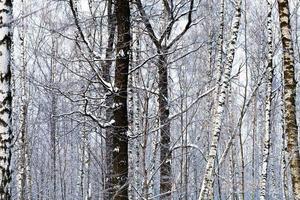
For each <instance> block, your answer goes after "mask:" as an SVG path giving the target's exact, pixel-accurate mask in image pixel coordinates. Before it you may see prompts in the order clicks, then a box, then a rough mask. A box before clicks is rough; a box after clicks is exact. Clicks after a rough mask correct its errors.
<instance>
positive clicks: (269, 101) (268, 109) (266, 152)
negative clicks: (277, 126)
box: [260, 0, 273, 200]
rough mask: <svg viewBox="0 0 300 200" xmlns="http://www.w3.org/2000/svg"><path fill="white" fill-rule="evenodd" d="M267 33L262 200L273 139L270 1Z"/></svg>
mask: <svg viewBox="0 0 300 200" xmlns="http://www.w3.org/2000/svg"><path fill="white" fill-rule="evenodd" d="M267 29H268V30H267V33H268V48H269V52H268V63H267V94H266V95H267V96H266V103H265V105H266V108H265V138H264V148H263V163H262V171H261V176H260V200H265V199H266V192H267V191H266V186H267V178H268V166H269V155H270V146H271V143H270V137H271V105H272V82H273V45H272V40H273V36H272V4H271V2H270V0H268V18H267Z"/></svg>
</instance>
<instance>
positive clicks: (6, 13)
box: [0, 0, 12, 200]
mask: <svg viewBox="0 0 300 200" xmlns="http://www.w3.org/2000/svg"><path fill="white" fill-rule="evenodd" d="M0 11H1V12H0V19H1V20H0V61H1V63H0V65H1V66H0V102H1V104H0V168H1V170H0V199H1V200H9V199H11V194H10V188H9V187H10V182H11V170H10V161H11V141H12V129H11V125H12V121H11V120H12V119H11V114H12V95H11V64H10V59H11V37H12V34H11V20H12V2H11V0H3V1H0Z"/></svg>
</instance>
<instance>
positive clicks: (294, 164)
mask: <svg viewBox="0 0 300 200" xmlns="http://www.w3.org/2000/svg"><path fill="white" fill-rule="evenodd" d="M278 10H279V22H280V30H281V41H282V47H283V74H284V122H285V134H286V135H287V148H288V153H289V156H290V169H291V175H292V186H293V192H294V196H295V199H300V155H299V146H298V145H299V143H298V127H297V120H296V106H295V98H296V80H295V66H294V50H293V43H292V35H291V25H290V16H289V15H290V12H289V3H288V0H278Z"/></svg>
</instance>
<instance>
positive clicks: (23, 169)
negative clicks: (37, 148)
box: [18, 0, 28, 200]
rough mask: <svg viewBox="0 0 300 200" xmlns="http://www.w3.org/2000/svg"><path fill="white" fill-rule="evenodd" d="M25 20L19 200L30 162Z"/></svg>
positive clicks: (22, 198) (22, 197)
mask: <svg viewBox="0 0 300 200" xmlns="http://www.w3.org/2000/svg"><path fill="white" fill-rule="evenodd" d="M21 4H22V8H21V16H24V9H25V6H24V5H25V2H24V0H22V1H21ZM24 20H25V19H24V18H22V19H21V30H20V34H19V35H20V40H21V44H20V45H21V65H22V66H21V67H22V68H21V94H22V96H21V103H20V104H21V105H20V107H21V113H20V128H19V140H18V144H19V148H20V153H19V162H20V163H19V171H18V195H19V196H18V199H19V200H25V198H26V196H25V192H26V188H25V187H26V180H27V178H26V177H27V169H28V166H27V164H28V163H27V160H28V149H27V144H28V141H27V138H28V136H27V112H28V99H27V81H26V75H27V68H26V60H25V59H26V58H25V24H24Z"/></svg>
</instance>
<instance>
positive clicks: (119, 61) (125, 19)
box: [112, 0, 131, 200]
mask: <svg viewBox="0 0 300 200" xmlns="http://www.w3.org/2000/svg"><path fill="white" fill-rule="evenodd" d="M115 5H116V20H117V34H118V39H117V46H116V48H117V51H116V54H117V55H116V56H117V58H116V69H115V88H116V90H117V91H116V94H115V96H114V106H115V108H114V111H113V116H114V120H115V123H114V124H113V125H114V130H113V131H114V132H113V158H114V159H113V179H112V183H113V187H114V188H113V189H114V197H113V199H115V200H125V199H128V135H127V131H128V115H127V86H128V70H129V55H130V42H131V39H130V37H131V35H130V9H129V1H128V0H116V4H115Z"/></svg>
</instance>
